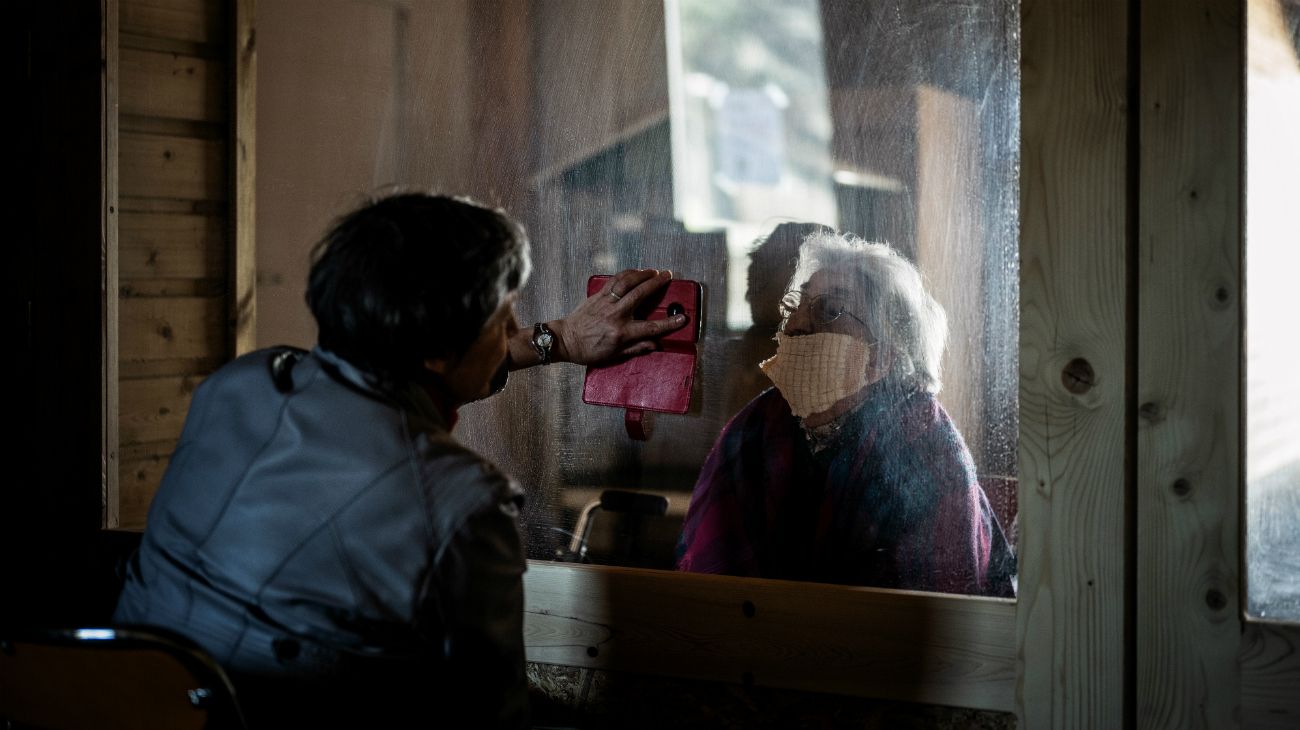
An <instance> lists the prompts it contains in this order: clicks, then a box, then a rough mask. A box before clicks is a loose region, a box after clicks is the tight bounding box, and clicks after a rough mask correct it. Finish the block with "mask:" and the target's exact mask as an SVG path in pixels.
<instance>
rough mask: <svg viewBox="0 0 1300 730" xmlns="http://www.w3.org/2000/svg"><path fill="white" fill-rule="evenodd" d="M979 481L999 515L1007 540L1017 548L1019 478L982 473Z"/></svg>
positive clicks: (999, 521) (994, 510) (994, 511)
mask: <svg viewBox="0 0 1300 730" xmlns="http://www.w3.org/2000/svg"><path fill="white" fill-rule="evenodd" d="M979 482H980V486H981V487H983V488H984V495H985V496H986V497H988V499H989V506H990V507H992V508H993V514H995V515H997V518H998V524H1000V525H1002V531H1003V532H1004V533H1005V534H1006V536H1007V541H1008V542H1010V543H1011V547H1012V549H1015V548H1016V538H1017V534H1016V533H1017V527H1018V525H1017V523H1016V515H1017V513H1019V511H1020V504H1019V496H1018V495H1017V489H1018V488H1019V480H1017V479H1016V478H1015V477H1007V476H993V475H989V474H981V475H980V477H979Z"/></svg>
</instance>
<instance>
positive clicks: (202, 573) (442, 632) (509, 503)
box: [115, 194, 685, 727]
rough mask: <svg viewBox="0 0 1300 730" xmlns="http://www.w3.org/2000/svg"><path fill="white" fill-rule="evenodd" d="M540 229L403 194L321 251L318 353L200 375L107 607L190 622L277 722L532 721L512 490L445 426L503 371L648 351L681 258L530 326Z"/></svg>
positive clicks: (381, 203)
mask: <svg viewBox="0 0 1300 730" xmlns="http://www.w3.org/2000/svg"><path fill="white" fill-rule="evenodd" d="M529 268H530V264H529V254H528V241H527V239H526V238H525V236H524V232H523V230H522V229H521V228H520V227H519V226H518V225H517V224H516V223H514V222H513V221H511V220H510V219H509V218H508V217H507V216H506V215H505V214H504V213H502V212H501V211H497V210H491V209H488V208H484V207H481V206H479V205H476V204H474V203H472V202H470V201H467V200H464V199H458V198H450V197H443V196H432V195H423V194H402V195H395V196H392V197H388V198H384V199H382V200H378V201H375V202H373V203H370V204H368V205H366V206H364V207H362V208H360V209H359V210H357V211H355V212H353V213H351V214H349V215H347V216H345V217H344V218H342V219H341V220H340V221H339V222H338V223H337V224H336V225H335V226H334V228H333V229H332V230H331V231H330V232H329V233H328V234H327V235H326V237H325V238H324V240H323V241H321V243H320V244H319V245H318V246H317V248H316V250H315V252H314V255H313V263H312V267H311V273H310V277H309V284H308V292H307V300H308V303H309V304H310V306H311V310H312V314H313V315H314V316H315V318H316V321H317V324H318V325H319V344H318V346H317V347H316V348H315V349H313V350H312V351H310V352H304V351H301V350H295V349H291V348H272V349H268V350H261V351H258V352H253V353H250V354H248V355H244V356H243V357H240V358H239V359H237V360H235V361H234V362H231V363H230V364H228V365H226V366H225V367H223V368H221V369H220V370H219V371H217V372H216V373H214V374H212V375H211V376H209V377H208V378H207V379H206V380H205V381H204V382H203V384H202V385H200V386H199V388H198V389H197V390H196V391H195V394H194V398H193V402H192V405H191V407H190V411H189V413H188V416H187V418H186V422H185V428H184V432H183V433H182V435H181V439H180V442H179V443H178V445H177V448H176V451H175V453H174V454H173V456H172V459H171V463H170V465H169V466H168V469H167V472H166V474H165V475H164V477H163V482H162V485H161V486H160V488H159V490H158V493H157V495H156V496H155V497H154V500H153V503H152V505H151V506H150V511H149V521H148V529H147V530H146V531H145V535H144V541H143V544H142V546H141V549H140V551H139V552H138V554H137V555H136V557H135V558H134V559H133V561H132V563H131V566H130V569H129V573H128V577H127V581H126V586H125V588H124V590H123V593H122V595H121V598H120V600H119V603H118V607H117V613H116V616H115V619H116V620H117V621H118V622H119V623H125V624H148V625H154V626H162V627H165V628H168V629H172V630H174V631H178V632H180V633H182V634H184V635H186V636H188V637H189V638H191V639H193V640H195V641H196V642H197V643H198V644H199V645H200V646H202V647H203V648H204V649H206V650H207V651H208V652H209V653H210V654H211V655H212V656H213V657H214V658H215V659H216V660H217V661H218V662H219V663H221V664H222V665H223V666H225V667H226V668H227V670H228V671H230V672H231V674H232V676H233V677H234V679H235V684H236V688H237V689H238V690H239V692H240V694H241V696H242V698H243V700H244V701H245V704H246V705H247V706H248V707H249V714H250V719H252V720H253V721H254V722H255V723H256V722H258V721H260V722H262V723H265V724H266V725H267V726H279V725H284V726H301V725H310V724H313V723H316V724H323V725H328V726H334V725H341V724H347V723H350V722H360V723H364V724H365V726H377V727H391V726H394V725H396V724H405V723H407V722H416V723H419V724H427V723H428V722H429V721H430V719H431V713H434V712H439V713H448V716H450V717H464V718H469V719H467V720H466V721H467V722H469V724H472V725H473V726H476V727H495V726H506V727H517V726H522V725H524V724H525V723H526V719H527V695H526V685H525V682H524V662H523V637H522V620H523V591H522V583H521V576H522V574H523V571H524V558H523V551H522V547H521V543H520V536H519V531H518V524H517V517H518V510H519V506H520V504H521V502H522V500H523V492H522V491H521V490H520V488H519V487H518V486H517V485H516V484H515V483H514V482H513V481H512V480H510V479H509V478H508V477H507V476H506V475H504V474H501V473H500V472H498V471H497V470H496V469H495V468H494V467H493V466H492V465H491V464H489V463H487V462H486V461H485V460H483V459H482V458H481V457H479V456H478V455H477V454H475V453H473V452H472V451H470V450H469V449H467V448H466V447H464V446H462V445H461V444H459V443H458V442H457V441H456V440H455V438H454V437H453V436H452V435H451V429H452V426H453V425H454V424H455V422H456V412H457V408H458V407H459V406H461V405H463V404H465V403H468V402H470V401H472V400H476V399H479V398H483V397H485V396H487V395H489V394H491V393H492V392H493V391H494V390H496V389H499V388H500V387H502V386H503V385H504V383H505V378H506V374H507V373H508V371H509V370H510V369H515V368H521V367H529V366H532V365H537V364H545V363H549V362H575V363H591V362H598V361H601V360H604V359H607V358H610V357H613V356H616V355H634V354H637V353H639V352H642V351H644V350H647V349H653V348H654V346H655V345H654V343H653V342H652V341H651V340H652V338H654V337H657V336H659V335H662V334H666V333H667V332H669V331H671V330H673V329H676V328H678V327H680V326H681V325H682V324H685V321H684V319H678V320H661V321H657V322H645V321H634V320H633V319H632V310H633V309H634V308H635V307H636V305H637V303H638V302H639V301H640V300H641V299H643V298H644V297H645V296H647V295H648V294H650V293H651V292H653V291H655V290H657V289H658V288H659V287H661V286H663V285H664V284H665V283H667V281H668V279H669V278H670V276H671V275H670V274H669V273H668V272H657V271H653V270H644V271H634V270H629V271H624V272H622V273H620V274H619V275H617V276H615V277H613V278H612V279H611V280H610V282H609V284H608V285H607V286H606V287H605V288H604V289H603V290H602V291H601V292H599V293H598V294H596V295H594V296H592V297H590V298H589V299H587V300H586V301H584V302H582V303H581V304H580V305H579V306H578V307H577V308H576V309H575V310H574V311H573V312H572V313H571V314H570V315H569V316H568V317H566V318H564V319H560V320H554V321H551V322H544V323H537V324H535V325H534V326H533V327H532V328H531V329H530V330H524V329H521V328H520V327H519V326H518V324H517V322H516V319H515V313H514V303H515V298H516V296H517V292H518V291H519V289H520V288H521V287H522V286H524V284H525V282H526V281H527V278H528V273H529Z"/></svg>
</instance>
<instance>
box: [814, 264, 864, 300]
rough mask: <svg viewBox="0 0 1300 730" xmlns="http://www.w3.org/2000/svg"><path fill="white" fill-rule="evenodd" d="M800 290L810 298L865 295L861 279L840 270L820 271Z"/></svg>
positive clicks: (851, 272)
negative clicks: (834, 295) (823, 295)
mask: <svg viewBox="0 0 1300 730" xmlns="http://www.w3.org/2000/svg"><path fill="white" fill-rule="evenodd" d="M800 288H801V289H802V290H803V293H804V294H805V295H808V296H817V295H819V294H839V295H841V296H850V297H860V296H862V294H863V292H862V280H861V277H858V276H856V275H855V272H854V271H851V270H848V271H846V270H844V269H838V268H832V269H818V270H817V271H815V272H813V274H812V276H810V277H808V281H806V282H804V284H803V286H802V287H800Z"/></svg>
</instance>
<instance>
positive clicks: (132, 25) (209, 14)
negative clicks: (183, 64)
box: [121, 0, 226, 44]
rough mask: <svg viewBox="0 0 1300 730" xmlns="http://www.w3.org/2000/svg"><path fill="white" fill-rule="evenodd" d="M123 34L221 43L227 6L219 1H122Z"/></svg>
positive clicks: (224, 30) (223, 35)
mask: <svg viewBox="0 0 1300 730" xmlns="http://www.w3.org/2000/svg"><path fill="white" fill-rule="evenodd" d="M121 4H122V9H121V18H122V20H121V28H122V33H123V34H129V35H139V36H148V37H151V38H174V39H176V40H183V41H191V42H194V43H214V44H218V43H221V41H222V38H224V37H225V32H226V19H225V17H224V13H223V12H222V10H223V5H224V3H221V2H217V1H216V0H121Z"/></svg>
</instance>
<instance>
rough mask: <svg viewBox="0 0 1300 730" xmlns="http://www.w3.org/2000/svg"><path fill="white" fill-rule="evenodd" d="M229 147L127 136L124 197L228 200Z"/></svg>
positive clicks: (124, 140)
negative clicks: (227, 150) (227, 156)
mask: <svg viewBox="0 0 1300 730" xmlns="http://www.w3.org/2000/svg"><path fill="white" fill-rule="evenodd" d="M225 153H226V144H225V143H224V142H221V141H216V140H203V139H187V138H185V137H162V136H153V135H142V134H136V133H124V134H122V135H121V157H120V166H121V167H120V170H121V182H120V185H121V195H122V196H124V197H128V196H132V197H143V198H171V199H180V200H225V199H226V161H225Z"/></svg>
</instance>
